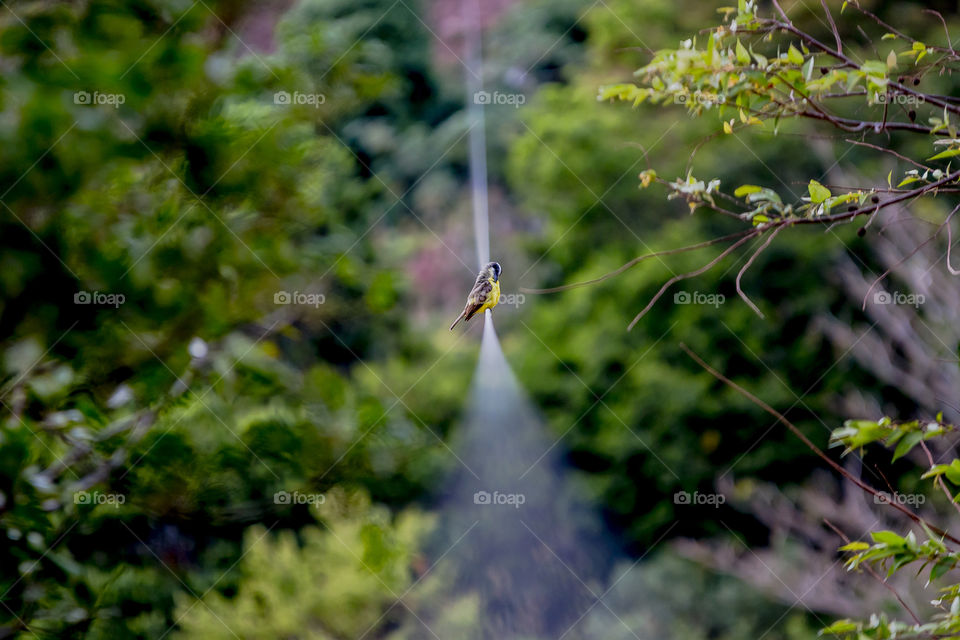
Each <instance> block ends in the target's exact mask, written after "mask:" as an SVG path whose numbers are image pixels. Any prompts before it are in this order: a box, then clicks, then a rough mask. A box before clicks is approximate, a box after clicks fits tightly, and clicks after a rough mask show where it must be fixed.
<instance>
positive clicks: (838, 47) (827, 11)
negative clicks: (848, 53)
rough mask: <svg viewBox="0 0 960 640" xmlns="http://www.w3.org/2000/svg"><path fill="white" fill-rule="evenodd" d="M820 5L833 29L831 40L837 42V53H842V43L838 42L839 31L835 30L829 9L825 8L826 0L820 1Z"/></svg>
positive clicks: (835, 25)
mask: <svg viewBox="0 0 960 640" xmlns="http://www.w3.org/2000/svg"><path fill="white" fill-rule="evenodd" d="M820 4H821V5H823V12H824V13H825V14H827V20H829V21H830V28H831V29H833V38H834V40H836V41H837V51H838V52H840V53H843V43H842V42H841V41H840V31H839V29H837V23H836V22H834V21H833V15H831V13H830V9H829V8H828V7H827V0H820Z"/></svg>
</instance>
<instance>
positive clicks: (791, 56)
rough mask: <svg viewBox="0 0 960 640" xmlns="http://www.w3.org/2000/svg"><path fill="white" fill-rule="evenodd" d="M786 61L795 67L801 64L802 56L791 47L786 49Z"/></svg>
mask: <svg viewBox="0 0 960 640" xmlns="http://www.w3.org/2000/svg"><path fill="white" fill-rule="evenodd" d="M787 60H789V61H790V62H792V63H793V64H796V65H801V64H803V54H802V53H800V51H799V50H798V49H797V48H796V47H795V46H793V45H790V48H789V49H787Z"/></svg>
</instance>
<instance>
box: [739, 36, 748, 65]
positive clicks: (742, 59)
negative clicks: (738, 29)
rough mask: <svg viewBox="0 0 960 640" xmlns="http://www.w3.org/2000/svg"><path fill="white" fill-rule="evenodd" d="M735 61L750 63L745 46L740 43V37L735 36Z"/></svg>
mask: <svg viewBox="0 0 960 640" xmlns="http://www.w3.org/2000/svg"><path fill="white" fill-rule="evenodd" d="M736 52H737V62H739V63H740V64H750V53H749V52H748V51H747V48H746V47H745V46H743V45H742V44H740V39H739V38H737V46H736Z"/></svg>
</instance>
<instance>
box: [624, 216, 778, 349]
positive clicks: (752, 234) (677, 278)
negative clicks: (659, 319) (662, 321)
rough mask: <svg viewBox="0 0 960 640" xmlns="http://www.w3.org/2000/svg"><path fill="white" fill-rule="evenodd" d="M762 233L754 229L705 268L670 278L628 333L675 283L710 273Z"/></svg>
mask: <svg viewBox="0 0 960 640" xmlns="http://www.w3.org/2000/svg"><path fill="white" fill-rule="evenodd" d="M760 233H762V231H761V230H760V229H752V230H751V231H750V233H748V234H747V235H745V236H743V237H742V238H740V239H739V240H737V241H736V242H734V243H733V244H732V245H730V246H729V247H727V248H726V249H724V250H723V251H722V252H721V253H720V255H718V256H717V257H716V258H714V259H713V260H711V261H710V262H708V263H707V264H705V265H704V266H702V267H700V268H699V269H695V270H693V271H688V272H687V273H683V274H681V275H679V276H673V277H672V278H670V279H669V280H667V281H666V282H665V283H664V285H663V286H662V287H660V290H659V291H657V294H656V295H655V296H653V298H652V299H651V300H650V302H648V303H647V306H645V307H644V308H643V310H642V311H641V312H640V313H638V314H637V315H636V316H635V317H634V318H633V320H632V321H631V322H630V324H628V325H627V331H631V330H632V329H633V327H634V326H636V324H637V323H638V322H640V318H642V317H643V316H645V315H646V314H647V312H648V311H650V309H651V307H653V305H654V304H656V302H657V300H659V299H660V298H661V297H663V294H664V293H666V291H667V289H669V288H670V286H671V285H672V284H673V283H675V282H679V281H681V280H687V279H689V278H693V277H695V276H698V275H700V274H701V273H703V272H704V271H709V270H710V269H712V268H713V267H714V265H716V264H717V263H718V262H720V261H721V260H723V259H724V258H725V257H727V256H728V255H729V254H730V252H731V251H733V250H734V249H736V248H737V247H739V246H740V245H742V244H743V243H744V242H746V241H747V240H749V239H750V238H753V237H755V236H757V235H759V234H760Z"/></svg>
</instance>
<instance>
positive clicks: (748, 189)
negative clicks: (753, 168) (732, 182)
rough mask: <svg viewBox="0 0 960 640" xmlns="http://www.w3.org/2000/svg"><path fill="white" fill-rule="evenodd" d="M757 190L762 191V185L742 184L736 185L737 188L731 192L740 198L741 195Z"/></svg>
mask: <svg viewBox="0 0 960 640" xmlns="http://www.w3.org/2000/svg"><path fill="white" fill-rule="evenodd" d="M759 191H763V187H758V186H757V185H755V184H744V185H740V186H739V187H737V190H736V191H734V192H733V195H735V196H736V197H738V198H742V197H743V196H746V195H749V194H751V193H757V192H759Z"/></svg>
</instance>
